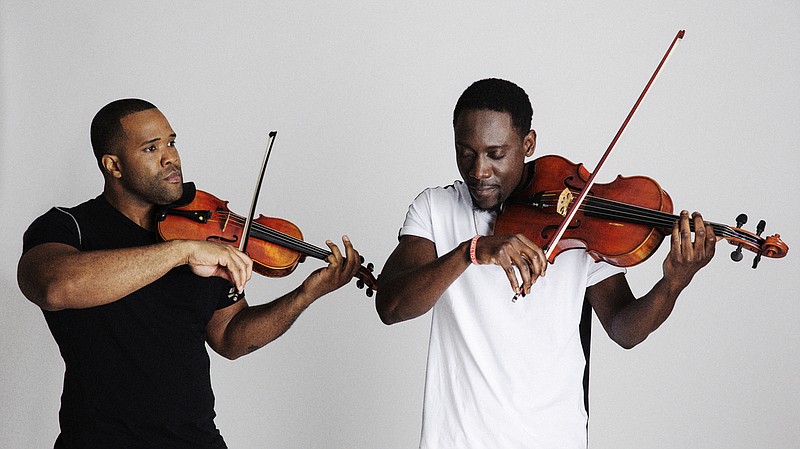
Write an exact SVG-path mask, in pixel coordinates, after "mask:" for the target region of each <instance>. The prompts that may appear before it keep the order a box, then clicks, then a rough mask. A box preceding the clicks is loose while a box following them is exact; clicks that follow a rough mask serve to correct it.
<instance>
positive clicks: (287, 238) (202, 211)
mask: <svg viewBox="0 0 800 449" xmlns="http://www.w3.org/2000/svg"><path fill="white" fill-rule="evenodd" d="M184 189H185V190H186V191H185V193H184V198H182V200H179V202H178V203H177V204H175V205H172V206H170V207H167V208H165V209H164V210H162V211H161V212H159V214H158V216H157V220H158V223H157V224H158V234H159V236H160V237H161V239H163V240H175V239H188V240H207V241H210V242H219V243H224V244H229V245H231V246H239V244H240V243H241V239H242V238H243V235H244V234H245V232H244V226H245V222H246V219H245V217H243V216H240V215H237V214H235V213H233V212H231V211H230V210H229V209H228V202H227V201H224V200H221V199H219V198H217V197H215V196H214V195H212V194H210V193H207V192H204V191H202V190H195V189H194V185H193V184H191V183H187V184H185V185H184ZM246 252H247V254H248V255H249V256H250V258H251V259H252V260H253V271H255V272H256V273H259V274H262V275H264V276H269V277H283V276H287V275H289V274H291V273H292V272H293V271H294V270H295V268H297V265H298V264H299V263H300V262H302V261H303V260H304V259H305V257H306V256H311V257H314V258H317V259H320V260H326V259H327V257H328V256H329V255H330V251H328V250H325V249H322V248H319V247H316V246H313V245H310V244H308V243H306V242H304V241H303V234H302V232H301V231H300V228H298V227H297V226H296V225H294V224H293V223H291V222H290V221H287V220H284V219H282V218H274V217H265V216H263V215H259V216H258V218H256V219H254V220H253V222H252V224H251V226H250V233H249V238H248V241H247V247H246ZM356 277H357V278H358V280H359V282H358V285H359V287H364V286H367V295H368V296H372V292H373V290H376V289H377V282H376V280H375V278H374V276H373V275H372V264H368V265H367V267H364V266H362V267H361V268H359V271H358V273H356Z"/></svg>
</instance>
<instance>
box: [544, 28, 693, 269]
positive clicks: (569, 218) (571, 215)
mask: <svg viewBox="0 0 800 449" xmlns="http://www.w3.org/2000/svg"><path fill="white" fill-rule="evenodd" d="M684 34H686V30H680V31H678V34H677V35H676V36H675V38H674V39H672V43H671V44H670V45H669V48H668V49H667V52H666V53H665V54H664V57H663V58H661V62H659V63H658V67H656V70H655V72H653V75H652V76H651V77H650V80H649V81H647V84H646V85H645V86H644V90H642V93H641V95H639V98H638V99H637V100H636V103H634V105H633V108H631V111H630V112H629V113H628V116H627V117H625V121H623V122H622V126H620V127H619V131H617V134H616V135H615V136H614V139H612V140H611V143H610V144H609V145H608V149H606V152H605V153H604V154H603V157H602V158H600V162H598V163H597V167H595V169H594V171H593V172H592V174H591V176H589V180H588V181H586V185H585V186H584V187H583V190H581V193H580V195H578V198H577V199H576V200H575V201H573V203H572V206H571V207H570V208H569V210H568V211H567V215H566V216H565V217H564V221H563V222H561V225H560V226H559V227H558V230H556V233H555V235H554V236H553V240H551V241H550V244H549V245H548V246H547V249H546V251H545V257H546V258H547V261H548V262H550V263H552V262H553V259H555V256H554V255H553V251H555V248H556V245H557V244H558V242H559V241H560V240H561V237H562V236H563V235H564V232H565V231H566V230H567V227H568V226H569V224H570V223H571V222H572V219H573V218H575V214H576V213H577V212H578V209H579V208H580V206H581V204H583V202H584V200H585V199H586V196H587V195H588V194H589V190H590V189H591V188H592V186H593V185H594V178H595V176H597V173H598V172H599V171H600V167H602V166H603V164H604V163H605V161H606V159H607V158H608V155H609V154H611V150H612V149H613V148H614V145H616V143H617V140H619V137H620V136H621V135H622V131H624V130H625V127H626V126H628V122H630V120H631V117H633V114H634V112H636V109H637V108H639V104H640V103H641V102H642V100H643V99H644V96H645V95H646V94H647V91H648V90H649V89H650V85H652V84H653V81H655V79H656V76H658V73H659V72H660V71H661V67H663V66H664V63H665V62H666V61H667V58H668V57H669V55H670V54H671V53H672V50H673V49H674V48H675V45H676V44H677V43H678V41H679V40H681V39H683V36H684Z"/></svg>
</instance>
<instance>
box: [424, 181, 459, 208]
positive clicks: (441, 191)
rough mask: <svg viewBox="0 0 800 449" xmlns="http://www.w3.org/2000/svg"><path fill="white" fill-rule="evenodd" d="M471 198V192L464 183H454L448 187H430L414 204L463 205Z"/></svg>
mask: <svg viewBox="0 0 800 449" xmlns="http://www.w3.org/2000/svg"><path fill="white" fill-rule="evenodd" d="M468 198H469V191H468V190H467V187H466V186H465V185H464V182H463V181H454V182H453V183H452V184H448V185H446V186H438V187H429V188H427V189H425V190H423V191H422V192H420V194H419V195H417V197H416V198H415V199H414V203H420V202H426V203H429V204H433V203H447V202H450V203H461V202H463V201H464V200H465V199H468Z"/></svg>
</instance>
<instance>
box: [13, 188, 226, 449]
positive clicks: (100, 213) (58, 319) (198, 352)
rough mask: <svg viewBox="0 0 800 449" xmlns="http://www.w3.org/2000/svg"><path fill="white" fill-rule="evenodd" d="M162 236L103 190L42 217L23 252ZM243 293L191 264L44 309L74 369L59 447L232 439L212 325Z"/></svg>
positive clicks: (191, 444) (121, 244)
mask: <svg viewBox="0 0 800 449" xmlns="http://www.w3.org/2000/svg"><path fill="white" fill-rule="evenodd" d="M156 241H157V236H156V235H155V233H153V232H149V231H147V230H145V229H143V228H141V227H139V226H138V225H136V224H135V223H133V222H132V221H130V220H128V218H127V217H125V216H124V215H123V214H121V213H120V212H119V211H117V210H116V209H114V208H113V207H112V206H111V205H110V204H109V203H108V202H107V201H106V200H105V199H104V198H103V197H102V196H99V197H97V198H95V199H93V200H89V201H87V202H85V203H83V204H81V205H79V206H76V207H73V208H69V209H65V208H53V209H51V210H50V211H48V212H47V213H46V214H44V215H43V216H41V217H39V218H38V219H36V220H35V221H34V222H33V223H32V224H31V226H30V227H29V228H28V230H27V231H26V232H25V236H24V238H23V252H24V251H27V250H28V249H30V248H32V247H34V246H36V245H38V244H41V243H46V242H58V243H65V244H68V245H71V246H74V247H75V248H77V249H79V250H81V251H93V250H103V249H118V248H127V247H136V246H143V245H150V244H153V243H156ZM52 269H54V270H57V269H58V267H57V266H54V267H52ZM236 299H237V298H236V295H235V294H232V293H231V288H230V284H229V283H228V281H225V280H224V279H221V278H215V277H212V278H202V277H199V276H196V275H194V274H193V273H192V272H191V271H190V270H189V268H188V267H187V266H182V267H179V268H175V269H173V270H171V271H170V272H169V273H167V274H166V275H165V276H163V277H162V278H161V279H159V280H157V281H155V282H153V283H152V284H150V285H147V286H145V287H143V288H142V289H140V290H138V291H136V292H134V293H131V294H130V295H128V296H126V297H124V298H122V299H120V300H118V301H115V302H113V303H110V304H106V305H103V306H98V307H92V308H88V309H68V310H61V311H56V312H50V311H43V313H44V317H45V320H46V321H47V325H48V326H49V327H50V331H51V332H52V334H53V337H54V338H55V340H56V343H57V344H58V347H59V350H60V351H61V355H62V357H63V358H64V363H65V368H66V369H65V374H64V391H63V394H62V397H61V411H60V413H59V421H60V424H61V435H59V437H58V440H57V441H56V445H55V447H56V448H134V447H135V448H145V447H147V448H224V447H226V446H225V442H224V441H223V439H222V437H221V436H220V433H219V431H218V430H217V428H216V425H215V424H214V417H215V413H214V394H213V392H212V390H211V378H210V373H209V358H208V353H207V350H206V347H205V328H206V324H207V323H208V322H209V320H210V319H211V316H212V315H213V314H214V311H215V310H217V309H220V308H223V307H227V306H229V305H231V304H233V302H234V301H235V300H236Z"/></svg>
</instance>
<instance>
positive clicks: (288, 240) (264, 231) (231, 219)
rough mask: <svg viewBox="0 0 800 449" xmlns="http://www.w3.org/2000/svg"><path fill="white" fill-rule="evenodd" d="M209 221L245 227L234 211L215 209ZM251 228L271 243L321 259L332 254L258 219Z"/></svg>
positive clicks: (240, 227) (239, 216) (242, 220)
mask: <svg viewBox="0 0 800 449" xmlns="http://www.w3.org/2000/svg"><path fill="white" fill-rule="evenodd" d="M208 222H209V223H210V222H220V223H225V222H227V223H229V224H233V225H234V226H238V228H239V229H242V228H244V223H245V218H244V217H242V216H241V215H237V214H235V213H233V212H220V211H214V212H213V215H212V218H210V219H209V220H208ZM251 230H252V231H253V233H254V234H258V235H259V236H263V237H264V238H263V240H266V241H267V242H269V243H274V244H277V245H280V246H283V247H286V248H289V249H291V250H295V251H298V252H301V253H303V254H305V255H308V256H311V257H315V258H317V259H320V260H325V259H326V258H327V257H328V256H329V255H330V254H331V252H330V251H325V250H323V249H322V248H319V247H317V246H314V245H311V244H310V243H308V242H305V241H303V240H300V239H298V238H295V237H293V236H291V235H288V234H285V233H283V232H280V231H278V230H275V229H272V228H270V227H269V226H265V225H263V224H261V223H258V222H257V221H253V222H252V224H251Z"/></svg>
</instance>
